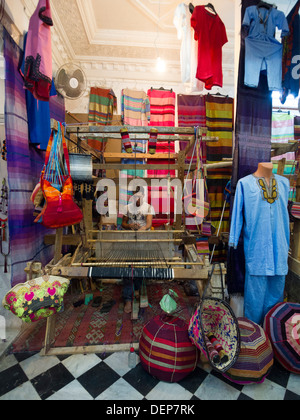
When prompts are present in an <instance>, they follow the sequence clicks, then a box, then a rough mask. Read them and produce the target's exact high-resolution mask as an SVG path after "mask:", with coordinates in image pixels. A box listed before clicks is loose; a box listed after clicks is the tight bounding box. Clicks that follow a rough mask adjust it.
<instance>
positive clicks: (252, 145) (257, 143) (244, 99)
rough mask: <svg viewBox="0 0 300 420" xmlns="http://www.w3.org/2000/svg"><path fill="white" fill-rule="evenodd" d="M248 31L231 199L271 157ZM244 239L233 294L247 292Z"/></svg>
mask: <svg viewBox="0 0 300 420" xmlns="http://www.w3.org/2000/svg"><path fill="white" fill-rule="evenodd" d="M258 3H259V1H258V0H243V1H242V21H243V20H244V15H245V10H246V8H247V7H250V6H254V5H257V4H258ZM244 75H245V34H243V32H242V33H241V52H240V63H239V76H238V92H237V116H236V125H235V150H234V162H233V175H232V185H231V190H232V199H231V200H232V203H233V200H234V194H235V189H236V184H237V182H238V180H239V179H240V178H243V177H245V176H247V175H249V174H251V173H253V172H255V170H256V169H257V166H258V163H259V162H270V160H271V126H272V97H271V95H270V92H269V88H268V82H267V76H266V75H264V74H261V75H260V82H259V85H258V87H257V88H250V87H248V86H245V85H244ZM244 258H245V257H244V250H243V243H242V241H240V243H239V245H238V248H237V249H236V250H234V249H233V248H229V252H228V291H229V293H230V294H240V293H243V292H244V284H245V259H244Z"/></svg>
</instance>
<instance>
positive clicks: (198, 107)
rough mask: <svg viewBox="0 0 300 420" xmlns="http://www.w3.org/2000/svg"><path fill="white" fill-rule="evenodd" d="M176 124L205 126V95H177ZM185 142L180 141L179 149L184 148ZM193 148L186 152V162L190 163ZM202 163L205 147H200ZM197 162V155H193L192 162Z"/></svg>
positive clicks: (204, 156) (204, 158) (180, 125)
mask: <svg viewBox="0 0 300 420" xmlns="http://www.w3.org/2000/svg"><path fill="white" fill-rule="evenodd" d="M177 104H178V126H179V127H205V126H206V112H205V111H206V110H205V96H201V95H178V96H177ZM186 146H187V142H185V141H181V142H180V150H184V149H185V148H186ZM192 154H193V150H191V151H190V153H189V154H188V159H187V162H186V163H187V164H189V163H190V159H191V157H192ZM202 157H203V161H204V162H203V163H205V160H206V148H205V147H203V149H202ZM196 162H197V155H196V154H195V155H194V158H193V163H196Z"/></svg>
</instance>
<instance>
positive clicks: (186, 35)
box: [173, 3, 204, 92]
mask: <svg viewBox="0 0 300 420" xmlns="http://www.w3.org/2000/svg"><path fill="white" fill-rule="evenodd" d="M173 23H174V26H175V28H176V29H177V37H178V39H179V40H181V50H180V62H181V81H182V83H189V82H191V83H192V91H193V92H195V91H202V90H203V87H204V84H203V83H202V82H200V81H199V80H198V79H197V78H196V71H197V63H198V60H197V54H198V51H197V48H196V42H195V40H194V33H193V32H194V29H193V28H192V26H191V13H190V10H189V6H188V5H187V4H185V3H180V4H179V5H178V6H177V8H176V10H175V14H174V20H173Z"/></svg>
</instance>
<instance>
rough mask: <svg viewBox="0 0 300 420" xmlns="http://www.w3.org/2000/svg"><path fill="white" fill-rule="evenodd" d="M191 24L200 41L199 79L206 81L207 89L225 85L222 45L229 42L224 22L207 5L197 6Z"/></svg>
mask: <svg viewBox="0 0 300 420" xmlns="http://www.w3.org/2000/svg"><path fill="white" fill-rule="evenodd" d="M191 25H192V28H194V30H195V40H196V41H198V68H197V74H196V77H197V79H199V80H201V81H202V82H204V83H205V89H207V90H210V89H211V88H212V87H213V86H220V87H223V72H222V47H223V45H224V44H226V43H227V42H228V39H227V34H226V29H225V25H224V23H223V22H222V20H221V19H220V17H219V15H214V14H212V13H210V12H209V11H207V10H206V9H205V6H196V7H195V9H194V12H193V15H192V18H191Z"/></svg>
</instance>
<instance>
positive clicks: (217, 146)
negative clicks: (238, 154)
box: [206, 95, 233, 257]
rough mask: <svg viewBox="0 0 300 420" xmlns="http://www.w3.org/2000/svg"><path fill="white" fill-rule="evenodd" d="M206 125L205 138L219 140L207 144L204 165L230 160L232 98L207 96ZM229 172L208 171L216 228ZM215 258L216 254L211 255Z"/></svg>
mask: <svg viewBox="0 0 300 420" xmlns="http://www.w3.org/2000/svg"><path fill="white" fill-rule="evenodd" d="M206 124H207V128H208V133H207V135H208V136H211V137H218V138H219V141H218V142H216V143H211V144H209V145H207V163H216V162H220V161H222V159H223V158H232V133H233V99H232V98H229V97H216V96H212V95H207V98H206ZM231 174H232V169H231V168H230V167H229V168H221V169H213V170H209V171H208V174H207V187H208V194H209V201H210V204H211V223H212V226H213V227H215V228H216V229H218V228H219V223H220V220H221V216H222V210H223V205H224V201H225V198H224V191H225V187H226V185H227V183H228V181H230V179H231ZM229 229H230V224H229V205H227V206H226V209H225V213H224V216H223V221H222V224H221V230H220V232H229ZM214 255H215V256H216V257H217V255H218V253H217V251H216V252H215V254H214Z"/></svg>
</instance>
